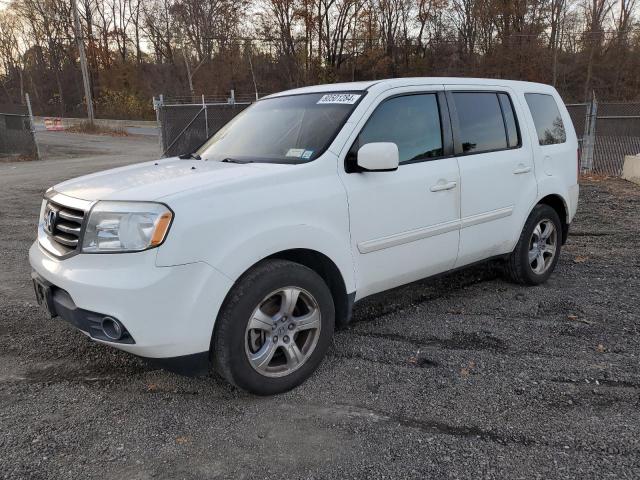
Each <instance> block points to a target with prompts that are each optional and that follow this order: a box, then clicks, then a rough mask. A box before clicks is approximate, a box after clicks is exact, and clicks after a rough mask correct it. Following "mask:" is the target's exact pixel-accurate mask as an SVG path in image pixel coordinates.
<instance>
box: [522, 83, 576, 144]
mask: <svg viewBox="0 0 640 480" xmlns="http://www.w3.org/2000/svg"><path fill="white" fill-rule="evenodd" d="M525 98H526V100H527V105H529V110H530V111H531V116H532V117H533V123H534V124H535V126H536V132H537V133H538V142H539V143H540V145H554V144H556V143H564V142H566V141H567V135H566V133H565V131H564V124H563V123H562V117H561V116H560V110H558V105H557V104H556V101H555V99H554V98H553V97H552V96H551V95H545V94H542V93H526V94H525Z"/></svg>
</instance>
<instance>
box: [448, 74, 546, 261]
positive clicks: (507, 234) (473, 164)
mask: <svg viewBox="0 0 640 480" xmlns="http://www.w3.org/2000/svg"><path fill="white" fill-rule="evenodd" d="M446 90H447V100H448V105H449V110H450V112H451V118H452V125H453V137H454V148H455V152H456V155H457V156H458V164H459V166H460V177H461V183H462V189H461V211H460V224H461V230H460V247H459V252H458V259H457V262H456V266H457V267H458V266H462V265H466V264H469V263H473V262H475V261H479V260H483V259H485V258H489V257H492V256H494V255H499V254H503V253H507V252H509V251H511V250H512V249H513V247H514V245H515V243H516V241H517V239H518V236H519V231H520V229H521V228H522V224H523V222H524V219H525V218H526V216H527V215H528V211H529V208H530V207H531V204H532V202H534V201H535V198H536V195H537V184H536V179H535V175H534V164H533V158H532V152H531V141H530V138H529V135H528V134H527V132H526V130H525V129H521V128H520V121H519V120H520V118H522V108H521V105H519V103H518V101H517V98H516V95H515V94H514V92H512V91H511V90H510V89H508V88H498V87H475V86H474V87H472V88H470V87H469V85H465V86H447V87H446Z"/></svg>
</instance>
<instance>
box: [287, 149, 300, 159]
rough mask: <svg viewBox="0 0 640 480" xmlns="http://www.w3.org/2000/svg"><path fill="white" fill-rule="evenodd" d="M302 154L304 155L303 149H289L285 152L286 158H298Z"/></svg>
mask: <svg viewBox="0 0 640 480" xmlns="http://www.w3.org/2000/svg"><path fill="white" fill-rule="evenodd" d="M303 153H304V148H290V149H289V150H288V151H287V157H296V158H300V157H301V156H302V154H303Z"/></svg>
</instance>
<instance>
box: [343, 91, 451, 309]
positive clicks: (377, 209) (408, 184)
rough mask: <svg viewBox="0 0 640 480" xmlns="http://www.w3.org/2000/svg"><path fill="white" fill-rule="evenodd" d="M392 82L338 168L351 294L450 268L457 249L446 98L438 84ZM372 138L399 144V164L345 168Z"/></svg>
mask: <svg viewBox="0 0 640 480" xmlns="http://www.w3.org/2000/svg"><path fill="white" fill-rule="evenodd" d="M397 90H400V89H397ZM397 90H394V93H393V95H391V96H387V97H386V98H385V99H383V100H382V101H380V102H379V103H378V104H377V106H375V107H373V108H372V110H373V112H372V113H371V114H370V115H369V116H368V119H367V120H362V121H361V125H359V127H358V128H356V132H359V133H357V134H356V135H357V136H356V137H355V139H354V141H353V144H352V147H351V149H350V150H349V152H348V154H347V157H346V160H345V165H346V168H345V170H344V171H342V172H341V178H342V181H343V182H344V185H345V188H346V191H347V196H348V200H349V214H350V228H351V244H352V250H353V256H354V261H355V266H356V275H357V285H358V286H357V298H362V297H365V296H367V295H370V294H373V293H376V292H380V291H383V290H387V289H389V288H393V287H396V286H398V285H402V284H405V283H409V282H412V281H414V280H418V279H420V278H424V277H427V276H430V275H434V274H437V273H440V272H443V271H446V270H449V269H451V268H452V267H453V265H454V264H455V261H456V258H457V254H458V241H459V235H460V172H459V169H458V162H457V160H456V158H455V157H453V143H452V137H451V127H450V121H449V114H448V110H447V104H446V99H445V97H444V94H443V93H442V92H440V91H433V90H432V91H411V90H408V89H403V90H404V92H403V91H397ZM365 118H367V115H365ZM372 142H393V143H395V144H396V145H397V146H398V150H399V153H400V165H399V167H398V170H396V171H391V172H357V171H356V172H354V173H348V171H352V170H354V169H353V168H350V167H349V165H353V164H354V162H356V158H357V150H358V149H359V148H360V147H362V146H363V145H365V144H367V143H372ZM341 170H342V169H341Z"/></svg>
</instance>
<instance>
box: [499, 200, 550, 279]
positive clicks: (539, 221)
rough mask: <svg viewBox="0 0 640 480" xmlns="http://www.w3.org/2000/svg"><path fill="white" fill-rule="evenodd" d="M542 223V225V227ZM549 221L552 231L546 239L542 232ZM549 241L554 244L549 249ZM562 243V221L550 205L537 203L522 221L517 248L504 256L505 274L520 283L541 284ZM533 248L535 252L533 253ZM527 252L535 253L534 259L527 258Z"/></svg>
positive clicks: (547, 277) (533, 254) (532, 255)
mask: <svg viewBox="0 0 640 480" xmlns="http://www.w3.org/2000/svg"><path fill="white" fill-rule="evenodd" d="M542 225H545V226H544V227H542V228H541V226H542ZM549 225H552V226H553V229H554V231H553V232H551V233H549V237H546V239H545V238H544V234H545V232H550V231H549V230H546V228H547V226H549ZM536 228H538V230H536ZM541 232H542V235H541ZM552 237H553V241H552V240H551V238H552ZM547 239H548V240H547ZM536 240H538V241H536ZM541 240H544V241H541ZM543 243H544V245H543ZM551 243H553V246H554V247H555V248H554V249H553V251H552V252H551V248H550V246H551ZM561 247H562V224H561V222H560V217H559V216H558V213H557V212H556V211H555V210H554V209H553V208H551V207H550V206H549V205H543V204H538V205H536V206H535V207H534V209H533V211H532V212H531V214H530V215H529V218H528V219H527V221H526V223H525V224H524V228H523V229H522V233H521V234H520V239H519V240H518V243H517V245H516V248H515V249H514V250H513V252H511V254H510V255H509V257H508V258H507V261H506V265H505V273H506V275H507V277H508V278H509V279H510V280H511V281H513V282H515V283H520V284H522V285H540V284H541V283H544V282H546V281H547V280H548V279H549V277H550V276H551V274H552V273H553V270H554V269H555V267H556V264H557V263H558V258H559V257H560V249H561ZM536 252H537V253H538V254H537V255H535V254H536ZM540 254H541V255H542V257H540ZM530 255H531V257H534V256H535V260H532V261H530V258H531V257H530Z"/></svg>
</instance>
